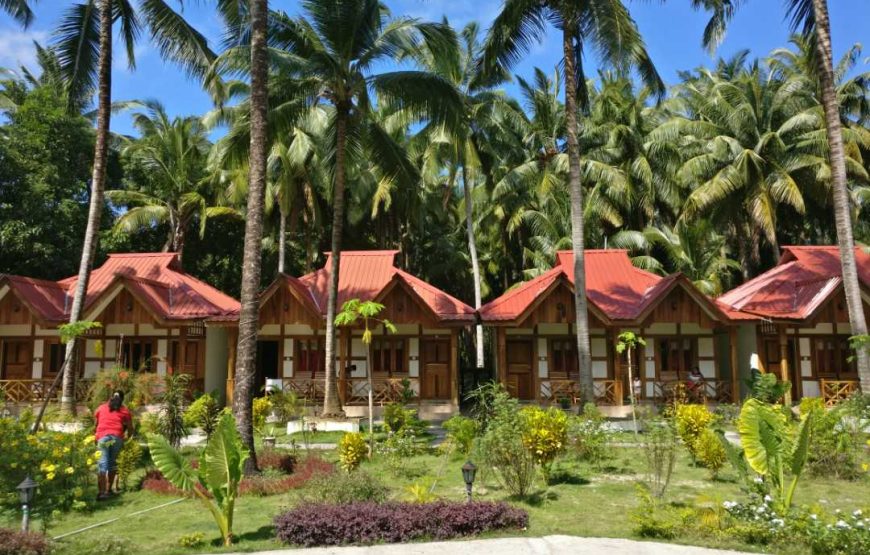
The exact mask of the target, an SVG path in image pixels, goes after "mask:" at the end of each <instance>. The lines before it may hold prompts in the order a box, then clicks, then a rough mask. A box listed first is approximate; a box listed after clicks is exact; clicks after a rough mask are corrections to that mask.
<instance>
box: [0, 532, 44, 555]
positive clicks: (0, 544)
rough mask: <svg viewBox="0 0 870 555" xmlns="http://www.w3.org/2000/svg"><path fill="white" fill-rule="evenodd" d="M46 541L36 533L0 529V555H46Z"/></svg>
mask: <svg viewBox="0 0 870 555" xmlns="http://www.w3.org/2000/svg"><path fill="white" fill-rule="evenodd" d="M49 551H51V546H50V545H49V543H48V539H46V537H45V536H43V535H42V534H37V533H36V532H21V531H19V530H12V529H10V528H0V555H47V553H48V552H49Z"/></svg>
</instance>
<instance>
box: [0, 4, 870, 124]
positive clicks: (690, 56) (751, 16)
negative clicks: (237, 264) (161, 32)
mask: <svg viewBox="0 0 870 555" xmlns="http://www.w3.org/2000/svg"><path fill="white" fill-rule="evenodd" d="M70 4H71V2H69V1H60V0H41V1H40V2H37V4H36V10H35V11H36V21H35V23H34V24H33V25H32V26H31V27H30V28H29V29H27V30H22V29H21V28H20V26H18V25H17V24H16V23H15V22H14V21H12V20H10V19H9V18H8V17H6V16H0V67H7V68H16V67H18V66H19V65H20V64H22V63H23V64H26V65H31V64H33V48H32V46H31V44H32V41H33V40H37V41H40V42H42V43H47V42H48V41H49V40H50V38H51V31H52V29H53V28H55V26H56V25H57V22H58V20H59V19H60V15H61V13H62V9H63V8H64V7H65V6H69V5H70ZM185 4H186V7H185V14H186V16H187V18H188V19H189V21H190V22H191V23H192V24H193V25H195V26H196V27H197V28H198V29H199V30H200V31H202V32H203V33H204V34H205V35H206V36H207V37H209V39H210V40H211V41H213V42H215V43H216V42H217V39H218V37H219V36H220V21H219V19H218V18H217V17H216V16H215V14H214V12H213V10H212V8H211V6H212V5H213V3H212V2H208V1H202V0H200V1H199V2H190V1H188V2H186V3H185ZM387 4H388V5H389V6H390V8H391V9H392V11H393V13H394V14H395V15H408V16H413V17H419V18H422V19H427V20H439V19H441V17H442V15H445V14H446V15H447V17H448V18H449V19H450V21H451V23H453V25H454V26H456V27H461V26H462V25H464V24H465V23H467V22H469V21H471V20H477V21H478V22H479V23H480V24H481V26H482V28H484V29H486V28H487V27H488V26H489V24H490V22H491V21H492V19H493V17H495V15H496V14H497V13H498V10H499V8H500V6H501V4H502V1H501V0H387ZM627 4H628V6H629V9H630V11H631V13H632V15H633V17H634V18H635V20H636V21H637V23H638V25H639V27H640V31H641V34H642V36H643V37H644V40H645V41H646V44H647V48H648V50H649V51H650V54H651V56H652V59H653V62H654V63H655V64H656V66H657V68H658V70H659V73H660V74H661V75H662V77H663V78H664V79H665V81H666V82H667V83H673V82H674V81H676V79H677V72H678V71H680V70H685V69H692V68H695V67H698V66H700V65H709V64H710V63H711V62H712V58H711V57H710V55H709V54H708V53H706V52H705V51H704V50H703V49H702V48H701V46H700V42H701V33H702V30H703V26H704V23H705V21H706V18H705V14H703V13H696V12H693V11H692V10H691V9H690V8H689V1H688V0H669V1H667V2H657V1H650V0H646V1H639V0H634V1H631V0H629V1H628V2H627ZM270 5H271V6H272V7H273V8H275V9H283V10H286V11H288V12H290V13H294V12H295V11H296V10H297V2H295V1H286V0H271V1H270ZM829 6H830V11H831V20H832V34H833V37H834V54H835V56H839V55H841V54H842V53H843V52H844V51H845V50H846V49H847V48H848V47H849V46H851V45H852V44H854V43H856V42H863V41H866V39H867V36H868V32H867V29H868V28H870V27H868V22H870V2H868V1H867V0H829ZM788 35H789V32H788V26H787V24H786V22H785V21H784V20H783V9H782V2H780V1H779V0H751V1H749V2H747V3H746V4H745V5H744V6H743V8H742V9H741V11H740V12H739V13H738V15H737V17H736V19H735V20H734V22H733V24H732V25H731V27H730V29H729V33H728V35H727V37H726V39H725V41H724V43H723V44H722V46H721V47H720V48H719V50H718V52H717V55H719V56H723V57H727V56H729V55H731V54H733V53H734V52H736V51H738V50H741V49H749V50H750V51H751V52H752V54H753V55H756V56H763V55H765V54H767V53H768V52H770V51H771V50H772V49H774V48H776V47H778V46H783V45H785V44H786V42H787V40H788ZM136 54H137V63H138V67H137V69H136V71H135V72H131V71H129V70H128V69H127V67H126V62H125V61H123V60H122V59H121V58H120V57H119V58H118V59H116V61H115V64H114V73H113V88H114V90H113V96H114V98H115V99H116V100H129V99H149V98H156V99H158V100H160V101H161V102H162V103H163V104H164V105H165V106H166V107H167V109H168V110H169V112H170V113H172V114H183V115H188V114H202V113H204V112H206V111H208V110H209V109H210V108H211V104H210V102H209V99H208V97H207V95H206V94H205V93H203V92H202V89H201V88H200V86H199V85H198V84H197V83H194V82H191V81H189V80H188V79H187V78H186V77H185V76H184V75H183V74H182V73H181V72H180V71H178V69H177V68H176V67H174V66H173V65H172V64H166V63H163V62H162V61H161V60H160V58H159V56H158V54H157V52H156V51H155V50H154V49H153V47H152V46H151V45H150V44H149V43H148V40H147V37H143V40H142V41H141V42H140V44H139V46H138V48H137V51H136ZM868 56H870V51H868V52H867V53H865V56H864V58H865V60H864V65H863V66H862V71H866V70H867V69H870V66H868V61H867V58H868ZM559 57H560V46H559V43H558V39H557V37H556V36H555V33H551V34H550V35H548V37H547V38H546V40H545V41H544V42H543V43H542V44H541V45H539V46H537V47H536V48H534V49H533V51H532V52H530V53H529V55H528V56H527V57H526V59H525V60H524V61H523V62H522V63H520V64H519V65H518V66H517V67H516V68H515V72H516V73H518V74H520V75H528V74H530V73H531V70H532V68H533V67H535V66H539V67H542V68H544V69H546V70H547V71H552V69H553V67H554V66H555V64H556V63H557V62H558V60H559ZM594 62H595V61H594V59H592V60H589V61H588V65H589V67H590V68H591V70H590V73H591V72H592V71H594ZM507 89H508V90H509V91H510V90H511V89H512V87H511V86H508V87H507ZM112 128H113V129H114V130H115V131H117V132H120V133H130V132H131V131H132V130H131V127H130V119H129V117H128V116H125V115H123V114H121V115H117V116H115V117H114V118H113V124H112Z"/></svg>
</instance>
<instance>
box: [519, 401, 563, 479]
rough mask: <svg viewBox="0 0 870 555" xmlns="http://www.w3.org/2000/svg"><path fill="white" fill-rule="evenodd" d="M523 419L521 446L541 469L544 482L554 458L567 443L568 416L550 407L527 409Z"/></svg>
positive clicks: (523, 411) (548, 477) (523, 413)
mask: <svg viewBox="0 0 870 555" xmlns="http://www.w3.org/2000/svg"><path fill="white" fill-rule="evenodd" d="M521 414H522V417H523V445H525V447H526V449H528V450H529V451H530V452H531V453H532V456H533V457H534V459H535V462H536V463H538V464H539V465H540V467H541V471H542V472H543V474H544V480H545V481H549V479H550V468H551V466H552V465H553V461H554V460H556V456H557V455H559V453H561V452H562V451H564V450H565V444H566V443H567V441H568V416H567V415H566V414H565V412H564V411H562V410H559V409H557V408H553V407H550V408H549V409H547V410H543V409H541V408H539V407H527V408H525V409H523V410H522V412H521Z"/></svg>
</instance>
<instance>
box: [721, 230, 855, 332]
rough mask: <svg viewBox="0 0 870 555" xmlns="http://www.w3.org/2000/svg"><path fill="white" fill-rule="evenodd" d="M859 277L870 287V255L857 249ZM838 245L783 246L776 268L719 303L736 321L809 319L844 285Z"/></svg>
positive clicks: (734, 291)
mask: <svg viewBox="0 0 870 555" xmlns="http://www.w3.org/2000/svg"><path fill="white" fill-rule="evenodd" d="M855 257H856V262H857V264H858V276H859V279H860V281H861V282H862V283H863V285H865V286H870V255H868V254H867V253H866V252H864V251H863V250H862V249H861V248H859V247H856V248H855ZM842 282H843V280H842V266H841V265H840V251H839V248H837V247H836V246H820V247H812V246H804V247H791V246H790V247H783V249H782V256H781V257H780V259H779V263H778V264H777V265H776V266H775V267H774V268H772V269H770V270H768V271H767V272H765V273H763V274H761V275H760V276H758V277H756V278H754V279H751V280H749V281H747V282H746V283H744V284H743V285H741V286H740V287H737V288H735V289H732V290H731V291H729V292H728V293H726V294H724V295H722V296H721V297H719V298H718V299H716V303H717V304H718V305H719V306H720V307H721V308H723V309H724V310H726V311H727V312H728V313H729V315H733V316H732V317H734V318H736V319H759V318H770V319H786V320H805V319H807V318H809V317H810V316H812V314H813V313H814V312H815V310H816V309H817V308H818V307H819V306H821V305H822V304H823V303H824V302H825V301H826V300H827V299H828V298H829V297H830V295H831V294H832V293H834V292H835V291H838V290H839V288H840V286H841V284H842Z"/></svg>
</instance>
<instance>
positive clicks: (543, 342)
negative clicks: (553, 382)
mask: <svg viewBox="0 0 870 555" xmlns="http://www.w3.org/2000/svg"><path fill="white" fill-rule="evenodd" d="M549 352H550V351H549V349H548V348H547V338H546V337H539V338H538V360H537V364H538V377H539V378H546V377H548V376H549V375H550V363H549V360H548V355H547V353H549Z"/></svg>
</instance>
